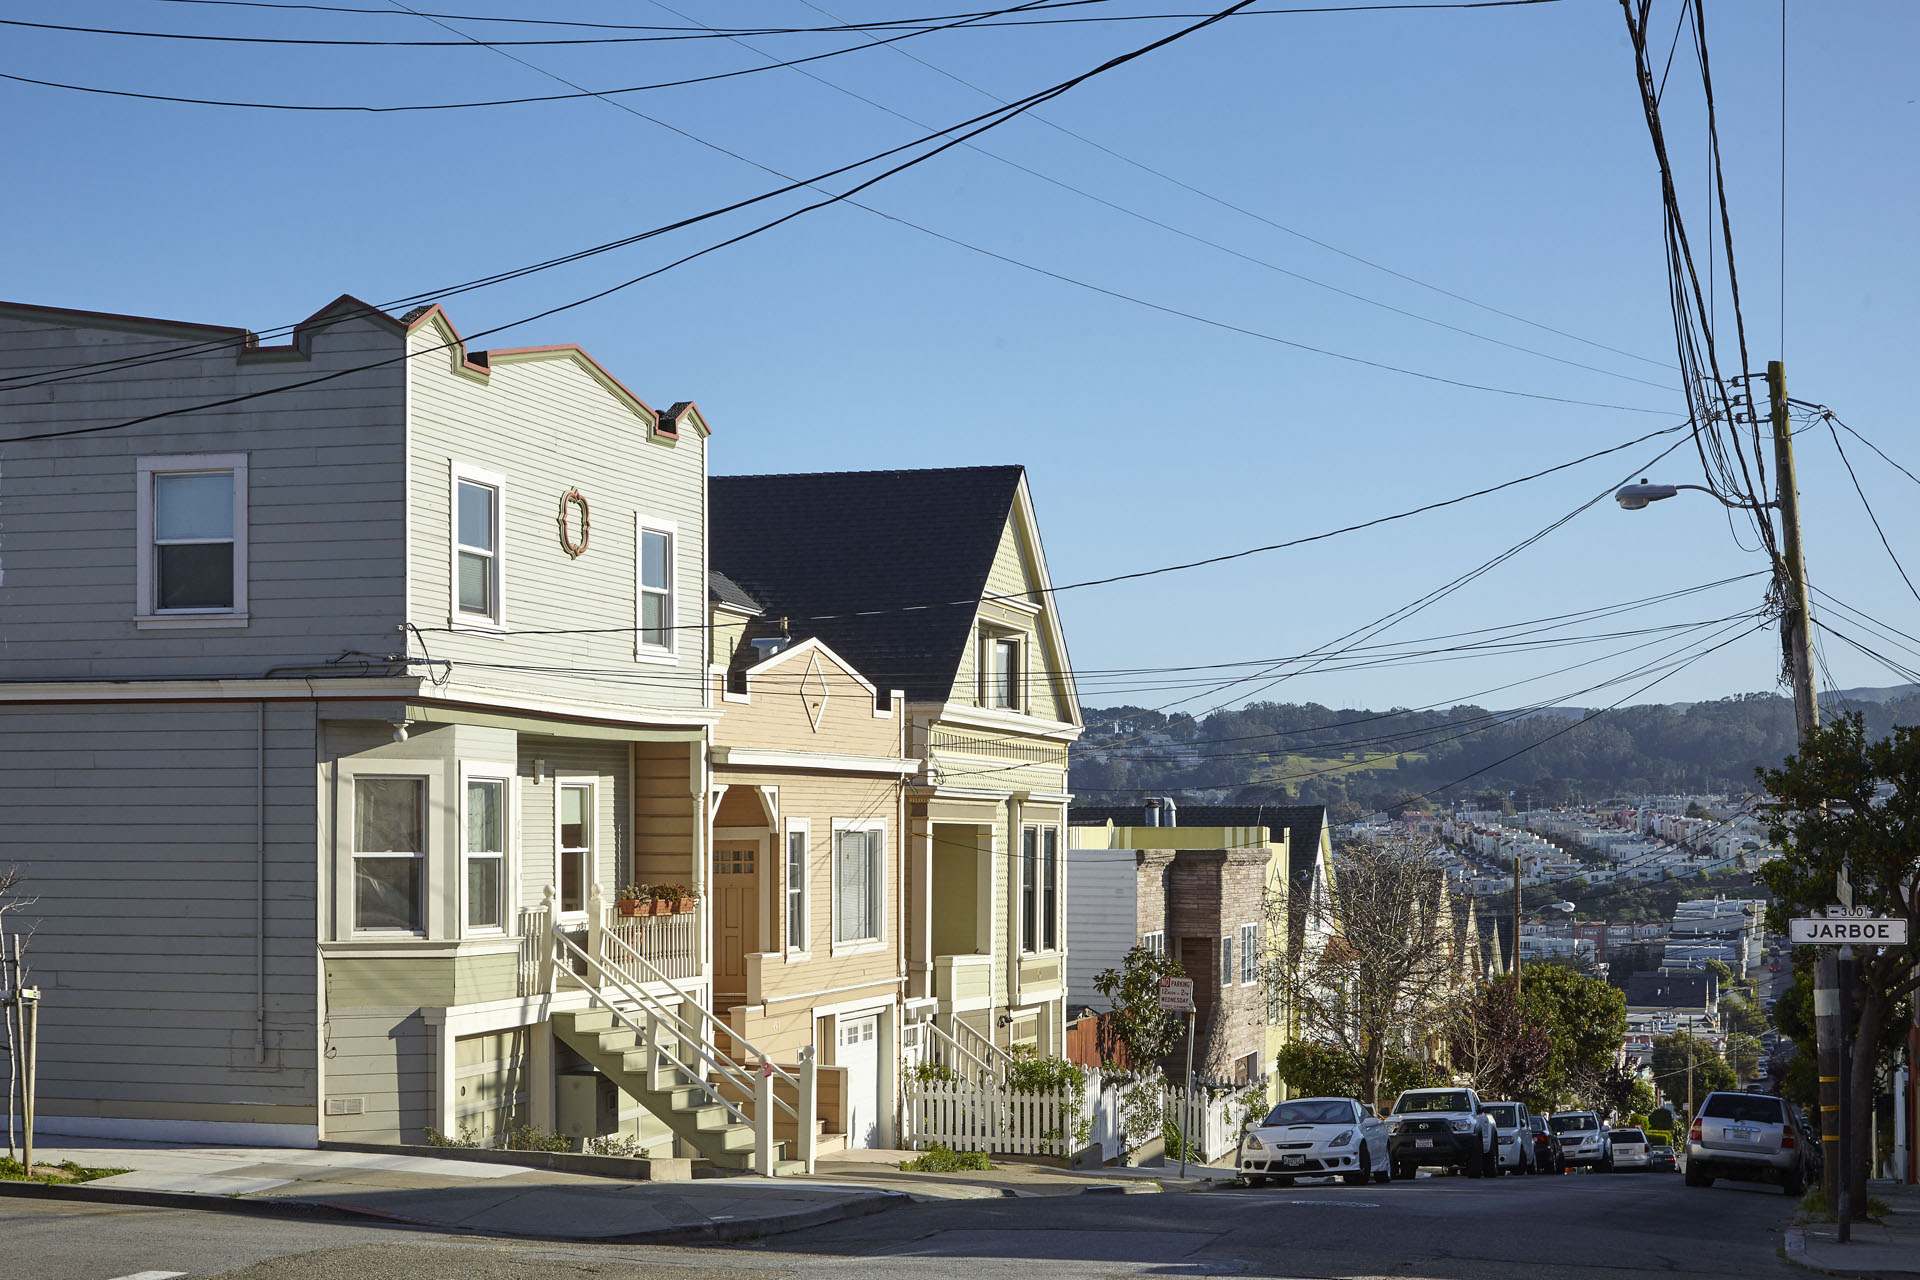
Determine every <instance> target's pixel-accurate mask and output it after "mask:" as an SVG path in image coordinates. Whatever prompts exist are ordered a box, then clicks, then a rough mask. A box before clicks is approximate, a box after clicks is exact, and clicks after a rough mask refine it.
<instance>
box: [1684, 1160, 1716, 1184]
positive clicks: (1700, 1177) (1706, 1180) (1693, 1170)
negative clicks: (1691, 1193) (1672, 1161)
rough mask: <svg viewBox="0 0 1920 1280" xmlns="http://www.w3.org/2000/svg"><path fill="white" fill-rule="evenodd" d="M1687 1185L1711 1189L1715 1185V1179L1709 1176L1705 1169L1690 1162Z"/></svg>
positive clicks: (1688, 1164)
mask: <svg viewBox="0 0 1920 1280" xmlns="http://www.w3.org/2000/svg"><path fill="white" fill-rule="evenodd" d="M1687 1185H1688V1186H1690V1187H1710V1186H1712V1185H1713V1179H1712V1178H1711V1177H1709V1176H1707V1171H1706V1170H1705V1169H1704V1168H1702V1167H1701V1166H1699V1165H1697V1164H1695V1163H1694V1162H1693V1161H1691V1160H1689V1161H1687Z"/></svg>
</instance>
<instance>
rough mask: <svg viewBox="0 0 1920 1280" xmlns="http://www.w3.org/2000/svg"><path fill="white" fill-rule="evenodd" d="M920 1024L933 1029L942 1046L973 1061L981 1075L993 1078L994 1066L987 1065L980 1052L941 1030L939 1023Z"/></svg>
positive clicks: (929, 1029)
mask: <svg viewBox="0 0 1920 1280" xmlns="http://www.w3.org/2000/svg"><path fill="white" fill-rule="evenodd" d="M920 1025H921V1026H922V1027H924V1028H925V1029H926V1030H928V1031H931V1032H932V1033H933V1037H932V1038H933V1040H934V1041H935V1042H936V1043H938V1044H940V1045H941V1046H942V1048H944V1049H947V1050H950V1051H951V1053H952V1054H953V1055H957V1056H959V1057H964V1058H966V1059H968V1060H969V1061H971V1062H972V1063H973V1065H974V1066H975V1067H977V1068H978V1069H979V1071H980V1075H981V1076H983V1077H985V1078H987V1079H992V1078H993V1068H992V1067H990V1066H988V1065H987V1062H986V1059H984V1058H982V1057H980V1056H979V1055H978V1054H976V1053H974V1051H973V1050H971V1049H969V1048H967V1046H965V1045H963V1044H961V1043H960V1042H959V1041H958V1040H956V1039H954V1038H953V1036H952V1035H950V1034H948V1033H947V1032H945V1031H943V1030H941V1029H940V1024H939V1023H937V1022H923V1023H921V1024H920ZM940 1065H941V1066H949V1065H950V1064H948V1063H945V1062H943V1063H941V1064H940Z"/></svg>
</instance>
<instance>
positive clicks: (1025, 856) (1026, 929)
mask: <svg viewBox="0 0 1920 1280" xmlns="http://www.w3.org/2000/svg"><path fill="white" fill-rule="evenodd" d="M1039 878H1040V828H1038V827H1025V828H1022V829H1021V832H1020V949H1021V950H1022V951H1034V950H1037V949H1038V948H1037V947H1036V946H1035V943H1037V942H1038V941H1039V937H1038V933H1037V929H1036V926H1037V925H1038V924H1039V920H1038V918H1037V916H1038V912H1039V908H1040V904H1039V900H1038V896H1039Z"/></svg>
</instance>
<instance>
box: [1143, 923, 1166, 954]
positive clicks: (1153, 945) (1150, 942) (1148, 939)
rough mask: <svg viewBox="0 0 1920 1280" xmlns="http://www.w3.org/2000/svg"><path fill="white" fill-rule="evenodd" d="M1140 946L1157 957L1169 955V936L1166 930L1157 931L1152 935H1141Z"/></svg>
mask: <svg viewBox="0 0 1920 1280" xmlns="http://www.w3.org/2000/svg"><path fill="white" fill-rule="evenodd" d="M1140 945H1141V946H1143V947H1145V948H1146V949H1147V950H1148V951H1149V952H1150V953H1152V954H1153V955H1156V956H1163V955H1165V954H1167V935H1166V933H1165V931H1164V930H1160V929H1155V930H1154V931H1153V932H1152V933H1143V934H1141V935H1140Z"/></svg>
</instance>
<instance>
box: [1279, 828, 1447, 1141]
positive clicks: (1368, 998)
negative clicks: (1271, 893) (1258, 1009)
mask: <svg viewBox="0 0 1920 1280" xmlns="http://www.w3.org/2000/svg"><path fill="white" fill-rule="evenodd" d="M1333 884H1334V888H1333V901H1332V904H1331V905H1332V912H1333V917H1334V933H1333V935H1332V937H1330V938H1329V939H1328V940H1327V942H1326V945H1325V946H1323V947H1321V948H1320V949H1319V950H1318V951H1317V952H1315V953H1311V954H1300V955H1298V956H1288V955H1285V954H1282V955H1280V956H1277V957H1274V958H1272V959H1270V960H1269V962H1268V965H1267V970H1268V972H1267V974H1266V980H1267V983H1268V991H1269V992H1270V993H1271V994H1275V995H1278V996H1279V997H1280V999H1281V1002H1282V1005H1283V1008H1284V1009H1285V1010H1286V1014H1287V1017H1288V1020H1289V1024H1290V1030H1291V1031H1292V1033H1293V1035H1294V1037H1295V1038H1296V1039H1299V1040H1303V1041H1307V1042H1310V1043H1317V1044H1322V1045H1326V1046H1329V1047H1331V1048H1334V1049H1337V1050H1339V1051H1340V1052H1342V1053H1344V1054H1346V1055H1347V1056H1348V1057H1350V1058H1351V1059H1352V1060H1353V1061H1354V1062H1356V1063H1358V1064H1359V1067H1360V1079H1361V1082H1362V1084H1363V1087H1364V1090H1365V1092H1366V1094H1367V1098H1368V1101H1370V1102H1371V1103H1372V1104H1373V1105H1374V1106H1376V1107H1377V1106H1379V1105H1380V1086H1381V1081H1382V1080H1383V1079H1384V1078H1385V1075H1386V1069H1387V1060H1388V1057H1389V1055H1390V1054H1391V1053H1392V1052H1394V1051H1396V1050H1398V1051H1402V1052H1419V1051H1424V1050H1429V1049H1432V1048H1435V1047H1438V1046H1437V1045H1432V1044H1429V1038H1430V1036H1429V1033H1430V1032H1433V1031H1437V1030H1438V1028H1439V1024H1440V1019H1439V1018H1438V1017H1437V1016H1436V1015H1437V1013H1438V1011H1439V1010H1441V1009H1442V1008H1443V1007H1444V1006H1445V1005H1446V1003H1447V1001H1448V998H1449V996H1450V995H1451V993H1452V990H1453V987H1454V985H1455V983H1456V981H1457V979H1456V976H1455V974H1456V964H1455V957H1454V950H1455V946H1456V940H1455V937H1454V929H1455V926H1454V919H1453V910H1452V907H1451V905H1450V904H1449V902H1448V899H1447V889H1446V876H1445V873H1444V871H1443V870H1442V868H1441V867H1440V865H1439V863H1438V862H1436V861H1435V859H1434V858H1433V856H1432V849H1431V848H1430V847H1427V846H1424V845H1417V844H1413V843H1410V842H1405V841H1396V842H1392V843H1383V844H1363V845H1357V846H1351V847H1348V848H1345V849H1342V850H1341V851H1339V852H1338V853H1336V854H1335V855H1334V876H1333ZM1279 910H1282V911H1284V908H1279Z"/></svg>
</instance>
